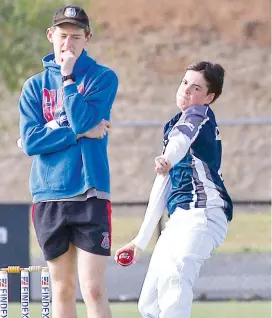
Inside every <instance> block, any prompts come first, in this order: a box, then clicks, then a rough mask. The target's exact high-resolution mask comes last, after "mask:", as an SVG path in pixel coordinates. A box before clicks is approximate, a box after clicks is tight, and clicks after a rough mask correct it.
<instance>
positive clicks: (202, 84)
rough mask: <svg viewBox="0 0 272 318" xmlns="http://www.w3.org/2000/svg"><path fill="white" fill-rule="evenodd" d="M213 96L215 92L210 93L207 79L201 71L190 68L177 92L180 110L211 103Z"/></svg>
mask: <svg viewBox="0 0 272 318" xmlns="http://www.w3.org/2000/svg"><path fill="white" fill-rule="evenodd" d="M213 98H214V93H210V94H208V88H207V84H206V81H205V79H204V77H203V75H202V74H201V73H200V72H196V71H191V70H190V71H187V72H186V73H185V75H184V78H183V80H182V82H181V84H180V86H179V88H178V91H177V94H176V102H177V106H178V108H180V110H182V111H184V110H185V109H187V108H189V107H191V106H200V105H204V104H210V103H211V102H212V100H213Z"/></svg>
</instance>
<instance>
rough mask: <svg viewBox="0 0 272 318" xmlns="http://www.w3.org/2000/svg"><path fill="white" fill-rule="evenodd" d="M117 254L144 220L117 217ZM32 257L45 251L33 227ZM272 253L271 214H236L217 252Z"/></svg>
mask: <svg viewBox="0 0 272 318" xmlns="http://www.w3.org/2000/svg"><path fill="white" fill-rule="evenodd" d="M112 222H113V224H112V227H113V238H112V242H113V252H114V250H116V249H117V248H119V247H121V246H122V245H123V244H126V243H128V242H129V241H130V240H131V239H133V238H134V237H135V235H136V234H137V232H138V230H139V228H140V225H141V222H142V217H140V216H127V217H125V216H119V217H113V220H112ZM157 235H158V233H157V232H155V233H154V235H153V238H152V240H151V242H150V244H149V246H148V248H147V250H146V251H147V252H152V250H153V248H154V246H155V243H156V238H157ZM30 243H31V255H32V256H39V255H42V254H41V250H40V248H39V246H38V244H37V240H36V237H35V233H34V230H33V225H31V236H30ZM270 250H271V214H270V213H269V212H268V211H267V212H266V213H263V212H256V213H246V212H239V213H237V214H234V219H233V221H232V222H231V223H230V224H229V231H228V236H227V239H226V241H225V243H224V244H223V245H222V246H221V247H220V248H219V249H217V251H216V252H217V253H224V252H234V253H235V252H268V251H270Z"/></svg>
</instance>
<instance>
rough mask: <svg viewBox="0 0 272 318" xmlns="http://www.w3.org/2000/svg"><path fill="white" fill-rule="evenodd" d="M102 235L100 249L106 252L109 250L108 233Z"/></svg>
mask: <svg viewBox="0 0 272 318" xmlns="http://www.w3.org/2000/svg"><path fill="white" fill-rule="evenodd" d="M102 235H103V236H104V238H103V240H102V243H101V247H103V248H104V249H106V250H108V249H109V248H110V238H109V236H110V235H109V232H103V233H102Z"/></svg>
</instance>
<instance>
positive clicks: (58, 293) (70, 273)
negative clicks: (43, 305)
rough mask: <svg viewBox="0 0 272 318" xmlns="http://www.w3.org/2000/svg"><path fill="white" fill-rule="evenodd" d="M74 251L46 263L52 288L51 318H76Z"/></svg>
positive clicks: (73, 247)
mask: <svg viewBox="0 0 272 318" xmlns="http://www.w3.org/2000/svg"><path fill="white" fill-rule="evenodd" d="M76 263H77V262H76V249H75V246H74V245H72V244H70V246H69V249H68V251H67V252H66V253H64V254H63V255H61V256H59V257H57V258H56V259H53V260H51V261H47V264H48V268H49V273H50V278H51V287H52V318H60V317H65V318H76V281H77V280H76V278H77V277H76V275H77V270H76V268H77V265H76Z"/></svg>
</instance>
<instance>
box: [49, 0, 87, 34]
mask: <svg viewBox="0 0 272 318" xmlns="http://www.w3.org/2000/svg"><path fill="white" fill-rule="evenodd" d="M62 23H71V24H74V25H76V26H78V27H79V28H81V29H86V28H90V22H89V18H88V16H87V14H86V12H85V11H84V10H83V9H82V8H80V7H78V6H75V5H69V6H62V7H60V8H59V9H58V10H57V11H56V13H55V14H54V17H53V20H52V26H57V25H60V24H62Z"/></svg>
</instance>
